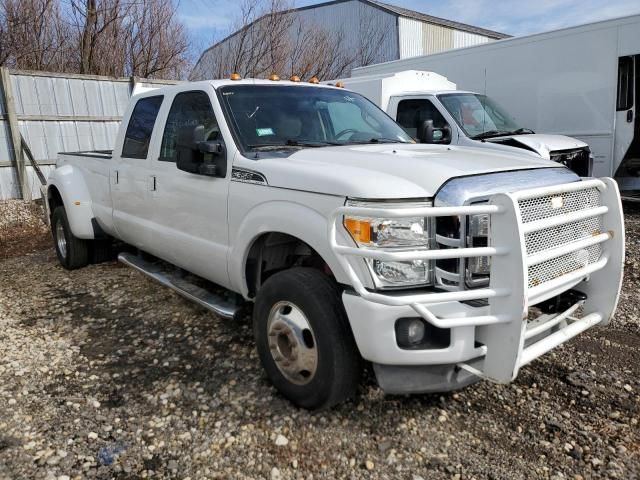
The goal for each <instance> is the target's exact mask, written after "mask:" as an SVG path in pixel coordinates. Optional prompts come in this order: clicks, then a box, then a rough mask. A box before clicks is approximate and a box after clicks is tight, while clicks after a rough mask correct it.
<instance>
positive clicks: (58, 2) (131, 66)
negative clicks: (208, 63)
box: [0, 0, 190, 78]
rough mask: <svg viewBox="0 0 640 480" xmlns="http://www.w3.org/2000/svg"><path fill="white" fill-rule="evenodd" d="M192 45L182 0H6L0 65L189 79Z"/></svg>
mask: <svg viewBox="0 0 640 480" xmlns="http://www.w3.org/2000/svg"><path fill="white" fill-rule="evenodd" d="M189 47H190V44H189V38H188V36H187V33H186V31H185V27H184V25H182V23H181V22H180V20H179V18H178V15H177V0H0V65H8V66H11V67H16V68H23V69H31V70H49V71H56V72H79V73H90V74H98V75H111V76H123V75H136V76H144V77H163V78H183V77H184V76H186V73H187V71H188V69H189V65H190V62H189V58H190V57H189V53H190V52H189Z"/></svg>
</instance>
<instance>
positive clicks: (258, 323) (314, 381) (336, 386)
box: [253, 268, 362, 409]
mask: <svg viewBox="0 0 640 480" xmlns="http://www.w3.org/2000/svg"><path fill="white" fill-rule="evenodd" d="M253 327H254V335H255V339H256V344H257V347H258V354H259V356H260V361H261V362H262V366H263V367H264V369H265V370H266V372H267V375H268V376H269V378H270V380H271V381H272V383H273V384H274V385H275V387H276V388H277V389H278V390H279V391H280V392H281V393H282V394H283V395H284V396H285V397H287V398H288V399H289V400H291V401H292V402H293V403H295V404H296V405H299V406H301V407H304V408H308V409H321V408H329V407H331V406H333V405H335V404H337V403H340V402H342V401H344V400H346V399H348V398H349V397H351V396H352V395H353V394H354V393H355V391H356V389H357V386H358V383H359V381H360V376H361V373H362V359H361V357H360V354H359V352H358V349H357V347H356V344H355V341H354V339H353V334H352V333H351V329H350V327H349V323H348V320H347V315H346V313H345V311H344V307H343V306H342V301H341V298H340V292H339V290H338V287H337V285H336V284H335V282H334V281H333V280H332V279H330V278H329V277H328V276H326V275H325V274H323V273H322V272H320V271H318V270H314V269H311V268H294V269H291V270H286V271H284V272H280V273H277V274H275V275H273V276H272V277H270V278H269V279H268V280H267V281H266V282H265V284H264V285H263V286H262V288H261V289H260V291H259V292H258V295H257V298H256V304H255V308H254V313H253Z"/></svg>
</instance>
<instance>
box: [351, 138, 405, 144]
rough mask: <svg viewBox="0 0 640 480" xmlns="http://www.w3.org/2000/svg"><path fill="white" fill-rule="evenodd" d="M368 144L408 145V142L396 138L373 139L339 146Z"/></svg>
mask: <svg viewBox="0 0 640 480" xmlns="http://www.w3.org/2000/svg"><path fill="white" fill-rule="evenodd" d="M369 143H409V142H403V141H402V140H398V139H396V138H384V137H374V138H370V139H369V140H366V141H363V142H347V143H341V144H340V145H367V144H369Z"/></svg>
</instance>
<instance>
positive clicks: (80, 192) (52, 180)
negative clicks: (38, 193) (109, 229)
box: [47, 164, 95, 239]
mask: <svg viewBox="0 0 640 480" xmlns="http://www.w3.org/2000/svg"><path fill="white" fill-rule="evenodd" d="M51 186H55V187H56V189H57V190H58V192H60V196H61V197H62V202H63V204H64V208H65V210H66V211H67V219H68V220H69V227H70V228H71V232H72V233H73V235H75V236H76V237H78V238H84V239H93V238H95V234H94V230H93V225H92V222H91V220H92V219H93V218H94V214H93V205H92V202H91V195H90V194H89V189H88V188H87V184H86V182H85V180H84V177H83V175H82V172H81V171H79V170H78V169H77V168H75V167H74V166H73V165H69V164H67V165H62V166H60V167H58V168H56V169H55V170H54V171H53V172H51V174H50V175H49V179H48V181H47V189H49V188H51Z"/></svg>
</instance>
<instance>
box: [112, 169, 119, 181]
mask: <svg viewBox="0 0 640 480" xmlns="http://www.w3.org/2000/svg"><path fill="white" fill-rule="evenodd" d="M119 181H120V175H119V174H118V170H114V171H113V184H114V185H117V184H118V183H119Z"/></svg>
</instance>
